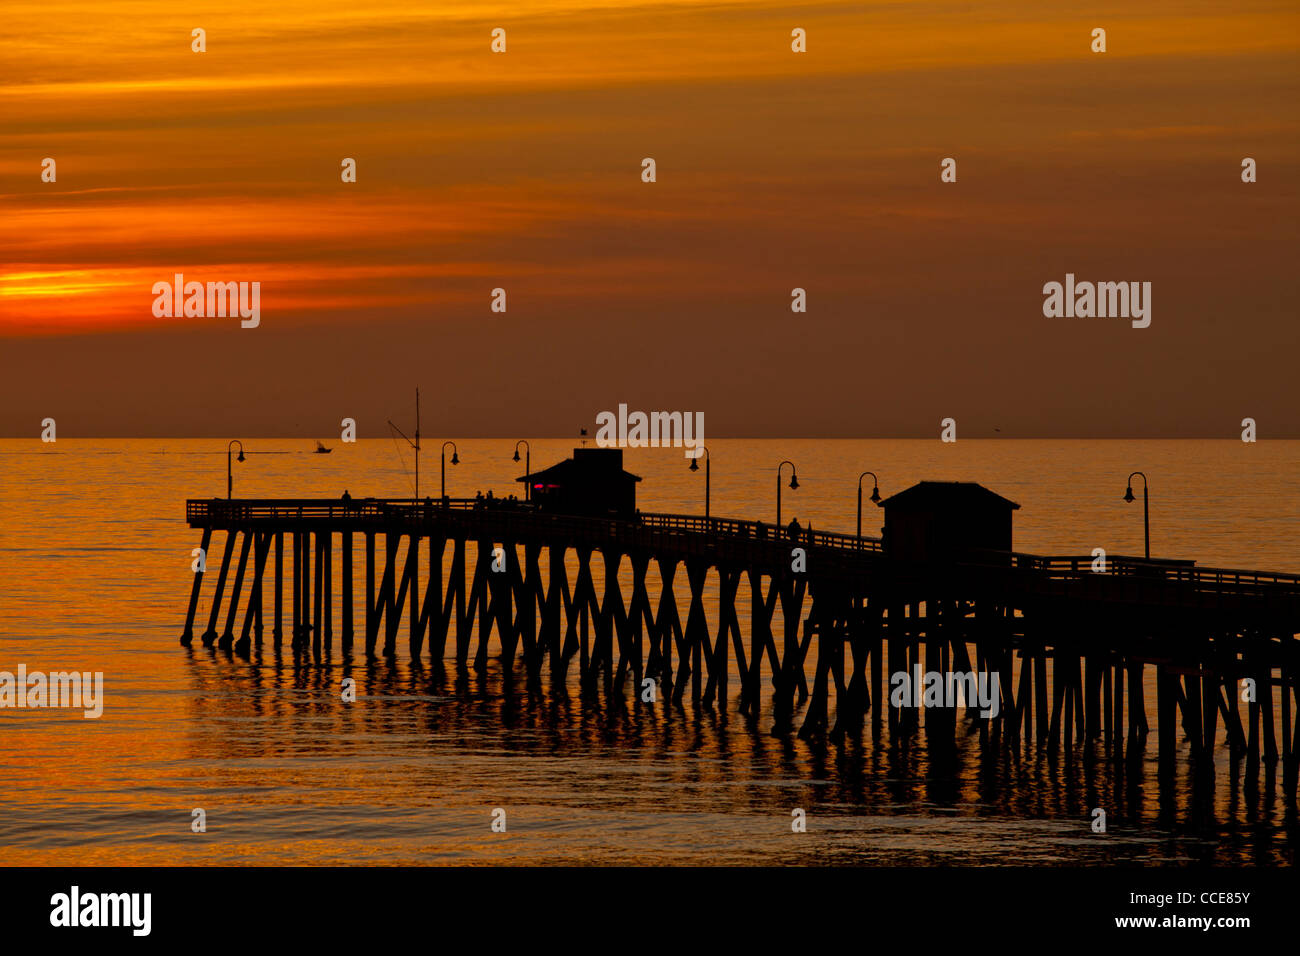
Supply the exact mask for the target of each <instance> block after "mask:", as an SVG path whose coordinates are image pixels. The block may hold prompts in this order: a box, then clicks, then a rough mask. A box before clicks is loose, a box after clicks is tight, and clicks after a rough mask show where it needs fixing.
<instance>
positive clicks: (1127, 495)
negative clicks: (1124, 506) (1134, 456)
mask: <svg viewBox="0 0 1300 956" xmlns="http://www.w3.org/2000/svg"><path fill="white" fill-rule="evenodd" d="M1133 475H1142V533H1143V537H1144V538H1145V540H1146V549H1147V560H1148V561H1150V560H1151V499H1150V497H1149V496H1148V494H1147V476H1146V475H1144V474H1142V472H1140V471H1135V472H1133ZM1133 475H1129V476H1128V488H1127V489H1125V491H1124V500H1125V501H1129V502H1132V501H1134V500H1136V499H1134V497H1133Z"/></svg>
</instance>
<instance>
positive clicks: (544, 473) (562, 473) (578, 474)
mask: <svg viewBox="0 0 1300 956" xmlns="http://www.w3.org/2000/svg"><path fill="white" fill-rule="evenodd" d="M614 476H622V477H624V478H631V479H632V480H633V481H640V480H641V476H640V475H634V474H632V473H631V472H630V471H624V470H623V469H622V468H620V467H615V468H606V467H601V466H599V465H593V463H592V461H591V460H590V459H587V460H577V459H574V458H566V459H564V460H563V461H561V462H557V463H556V464H554V465H551V467H550V468H543V469H542V470H541V471H534V472H533V473H532V474H529V475H520V476H519V477H518V478H516V479H515V481H537V480H538V479H541V480H543V481H545V482H546V483H547V484H563V483H564V482H567V481H572V480H574V479H575V478H585V479H592V478H596V479H600V478H607V477H614Z"/></svg>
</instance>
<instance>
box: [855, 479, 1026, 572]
mask: <svg viewBox="0 0 1300 956" xmlns="http://www.w3.org/2000/svg"><path fill="white" fill-rule="evenodd" d="M879 506H880V507H881V508H884V509H885V552H886V553H887V554H888V555H889V556H890V557H891V558H901V559H902V560H904V561H935V560H947V559H951V558H952V557H954V556H955V555H956V554H958V553H960V552H962V551H965V550H968V549H981V550H989V551H1010V550H1011V512H1013V511H1015V510H1016V509H1018V508H1019V507H1020V505H1018V504H1016V503H1015V502H1014V501H1009V500H1007V499H1006V498H1003V497H1002V496H1001V495H999V494H996V493H994V492H992V491H989V490H988V489H987V488H985V487H984V486H983V485H981V484H977V483H976V482H973V481H922V482H919V483H918V484H915V485H913V486H912V487H911V488H908V489H907V490H906V491H900V492H899V493H898V494H896V495H893V496H891V497H889V498H886V499H885V500H884V501H881V502H879Z"/></svg>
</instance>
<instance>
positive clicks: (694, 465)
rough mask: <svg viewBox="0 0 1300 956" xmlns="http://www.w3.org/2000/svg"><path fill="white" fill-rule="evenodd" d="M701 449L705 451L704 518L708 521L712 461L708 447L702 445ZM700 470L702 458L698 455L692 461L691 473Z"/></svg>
mask: <svg viewBox="0 0 1300 956" xmlns="http://www.w3.org/2000/svg"><path fill="white" fill-rule="evenodd" d="M700 447H701V448H703V449H704V518H705V520H706V521H707V520H708V518H709V472H710V471H711V468H710V464H709V462H710V459H709V448H708V446H707V445H701V446H700ZM699 470H700V458H699V456H698V455H696V456H695V457H694V458H692V459H691V471H699Z"/></svg>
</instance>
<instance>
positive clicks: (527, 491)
mask: <svg viewBox="0 0 1300 956" xmlns="http://www.w3.org/2000/svg"><path fill="white" fill-rule="evenodd" d="M520 445H523V446H524V477H525V478H526V479H527V480H526V481H525V482H524V501H531V500H532V496H533V479H532V478H531V477H529V476H530V475H531V474H532V473H533V466H532V464H531V462H532V460H533V450H532V448H531V447H530V446H529V444H528V440H527V439H524V438H521V439H519V441H517V442H515V461H518V460H519V446H520Z"/></svg>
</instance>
